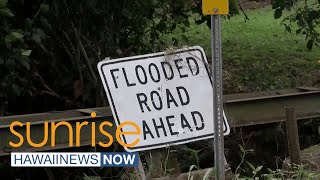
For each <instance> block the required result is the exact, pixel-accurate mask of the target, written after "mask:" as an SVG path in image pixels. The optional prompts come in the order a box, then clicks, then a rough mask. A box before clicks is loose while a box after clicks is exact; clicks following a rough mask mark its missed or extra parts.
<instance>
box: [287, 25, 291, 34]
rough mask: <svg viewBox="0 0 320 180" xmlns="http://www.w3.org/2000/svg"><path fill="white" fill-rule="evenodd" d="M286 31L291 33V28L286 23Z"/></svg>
mask: <svg viewBox="0 0 320 180" xmlns="http://www.w3.org/2000/svg"><path fill="white" fill-rule="evenodd" d="M286 31H288V32H289V33H291V28H290V26H288V25H286Z"/></svg>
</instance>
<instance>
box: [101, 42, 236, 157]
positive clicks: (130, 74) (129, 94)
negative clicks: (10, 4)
mask: <svg viewBox="0 0 320 180" xmlns="http://www.w3.org/2000/svg"><path fill="white" fill-rule="evenodd" d="M98 69H99V73H100V77H101V79H102V82H103V85H104V89H105V91H106V94H107V96H108V100H109V104H110V106H111V109H112V113H113V117H114V118H115V121H116V123H117V125H119V124H121V123H122V122H125V121H131V122H134V123H136V124H137V125H138V126H139V128H140V130H141V133H140V134H122V135H121V139H122V141H123V142H125V143H126V144H130V143H133V142H135V141H136V140H137V138H139V143H138V144H137V145H136V146H134V147H126V150H127V151H129V152H133V151H142V150H149V149H155V148H161V147H166V146H169V145H177V144H184V143H188V142H193V141H198V140H203V139H208V138H213V135H214V134H213V129H214V127H213V124H214V120H213V112H212V109H213V103H212V99H213V98H212V94H213V92H212V80H211V77H210V75H209V70H208V67H207V59H206V56H205V54H204V51H203V49H202V48H201V47H198V46H196V47H191V48H184V49H179V50H171V51H166V52H160V53H153V54H147V55H141V56H134V57H127V58H120V59H113V60H104V61H101V62H99V64H98ZM122 131H123V132H133V131H137V130H136V129H135V128H134V127H133V126H123V127H122ZM229 132H230V128H229V124H228V122H227V120H226V118H224V134H225V135H227V134H229Z"/></svg>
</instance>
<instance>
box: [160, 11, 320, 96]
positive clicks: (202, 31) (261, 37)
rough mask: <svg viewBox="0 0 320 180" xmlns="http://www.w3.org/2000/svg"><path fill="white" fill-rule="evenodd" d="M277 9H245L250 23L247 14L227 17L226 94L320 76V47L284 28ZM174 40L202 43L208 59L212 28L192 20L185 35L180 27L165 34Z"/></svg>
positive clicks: (224, 41) (224, 37)
mask: <svg viewBox="0 0 320 180" xmlns="http://www.w3.org/2000/svg"><path fill="white" fill-rule="evenodd" d="M273 12H274V11H273V10H272V9H271V7H270V6H269V7H266V8H263V9H258V10H250V11H247V12H246V13H247V15H248V17H249V19H250V20H247V21H245V17H244V16H243V15H238V16H234V17H232V18H231V19H230V20H228V19H224V20H223V23H222V44H223V45H222V46H223V47H222V49H223V60H224V65H225V66H224V69H225V74H224V77H225V80H226V81H225V91H226V92H227V93H238V92H248V91H260V90H268V89H278V88H289V87H296V86H302V85H305V86H310V85H312V83H313V82H314V81H315V80H316V75H315V74H314V73H316V72H317V71H318V70H319V69H320V48H319V47H317V46H315V47H314V48H313V49H312V51H309V50H308V49H307V46H306V40H305V39H304V36H303V35H296V33H289V32H287V31H285V28H284V26H283V25H282V19H277V20H275V19H274V16H273ZM287 14H288V12H287ZM284 17H285V15H284ZM190 21H191V22H193V20H190ZM172 38H173V39H175V38H176V39H178V42H179V43H178V46H184V45H188V46H194V45H200V46H202V47H203V48H204V49H205V51H206V53H207V55H208V57H210V54H211V47H210V29H209V28H208V26H207V25H206V24H205V23H203V24H201V25H196V24H195V23H191V25H190V28H189V29H188V30H187V31H186V32H185V33H183V32H182V31H180V30H176V31H174V32H173V33H172V34H170V35H165V36H163V39H165V40H166V41H167V42H168V43H169V44H171V46H173V45H172V44H173V43H171V39H172Z"/></svg>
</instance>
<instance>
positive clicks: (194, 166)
mask: <svg viewBox="0 0 320 180" xmlns="http://www.w3.org/2000/svg"><path fill="white" fill-rule="evenodd" d="M195 168H196V169H198V168H197V166H196V165H191V166H190V168H189V173H188V180H191V179H190V178H193V176H191V171H192V170H193V169H195Z"/></svg>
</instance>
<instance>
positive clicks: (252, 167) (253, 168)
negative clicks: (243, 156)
mask: <svg viewBox="0 0 320 180" xmlns="http://www.w3.org/2000/svg"><path fill="white" fill-rule="evenodd" d="M246 163H247V164H248V165H249V166H250V168H251V169H252V170H253V171H254V170H256V168H255V167H254V166H253V165H252V164H251V163H249V162H248V161H246Z"/></svg>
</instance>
